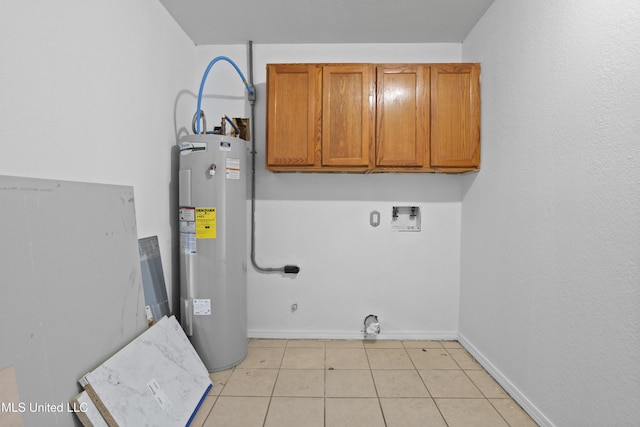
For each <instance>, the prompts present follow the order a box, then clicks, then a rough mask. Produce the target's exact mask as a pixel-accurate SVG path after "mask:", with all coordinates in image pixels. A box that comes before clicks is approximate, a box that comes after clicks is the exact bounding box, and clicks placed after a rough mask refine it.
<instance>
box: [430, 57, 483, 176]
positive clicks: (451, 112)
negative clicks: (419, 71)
mask: <svg viewBox="0 0 640 427" xmlns="http://www.w3.org/2000/svg"><path fill="white" fill-rule="evenodd" d="M431 166H432V167H434V168H470V169H476V168H479V167H480V66H479V64H438V65H432V66H431Z"/></svg>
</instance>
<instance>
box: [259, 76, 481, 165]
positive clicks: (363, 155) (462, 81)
mask: <svg viewBox="0 0 640 427" xmlns="http://www.w3.org/2000/svg"><path fill="white" fill-rule="evenodd" d="M267 88H268V94H267V150H266V151H267V159H266V162H267V169H270V170H273V171H319V172H336V171H346V172H365V171H373V172H384V171H404V172H451V173H459V172H465V171H470V170H477V169H479V167H480V65H479V64H378V65H374V64H269V65H267Z"/></svg>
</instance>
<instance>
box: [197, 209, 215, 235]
mask: <svg viewBox="0 0 640 427" xmlns="http://www.w3.org/2000/svg"><path fill="white" fill-rule="evenodd" d="M215 238H216V208H196V239H215Z"/></svg>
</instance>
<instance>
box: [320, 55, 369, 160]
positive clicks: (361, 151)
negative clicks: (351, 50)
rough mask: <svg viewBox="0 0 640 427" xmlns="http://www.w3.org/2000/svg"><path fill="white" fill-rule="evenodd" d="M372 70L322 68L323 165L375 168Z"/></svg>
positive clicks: (360, 66)
mask: <svg viewBox="0 0 640 427" xmlns="http://www.w3.org/2000/svg"><path fill="white" fill-rule="evenodd" d="M372 69H373V67H372V66H371V65H369V64H352V65H349V64H347V65H341V64H338V65H325V66H323V67H322V166H344V167H353V168H356V169H357V168H362V169H363V170H366V169H370V168H371V165H372V162H371V156H370V153H371V150H370V146H371V144H372V138H373V112H374V111H375V110H374V104H373V99H374V86H373V84H374V81H373V71H372Z"/></svg>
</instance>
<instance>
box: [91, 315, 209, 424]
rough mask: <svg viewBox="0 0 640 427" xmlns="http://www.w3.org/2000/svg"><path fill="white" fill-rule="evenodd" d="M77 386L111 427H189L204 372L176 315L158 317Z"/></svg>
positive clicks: (204, 385)
mask: <svg viewBox="0 0 640 427" xmlns="http://www.w3.org/2000/svg"><path fill="white" fill-rule="evenodd" d="M80 383H81V384H82V385H83V386H84V387H85V389H86V390H87V392H88V393H89V396H90V397H91V399H92V400H93V401H94V402H95V404H96V406H97V407H98V409H99V410H100V412H101V413H102V416H103V417H104V418H105V419H106V420H107V422H108V424H109V425H112V426H121V427H123V426H142V425H150V426H158V427H162V426H166V427H173V426H184V425H189V423H190V420H191V417H192V416H193V415H194V414H195V412H196V410H197V409H198V407H199V406H200V403H201V402H202V400H203V399H204V397H205V396H206V394H207V392H208V391H209V389H210V388H211V380H210V378H209V372H208V371H207V369H206V368H205V366H204V364H203V363H202V360H200V357H199V356H198V354H197V353H196V351H195V349H194V348H193V346H192V345H191V343H190V342H189V339H188V338H187V336H186V335H185V333H184V331H183V330H182V327H181V326H180V324H179V323H178V321H177V320H176V318H175V317H173V316H172V317H170V318H167V317H163V318H162V319H160V321H159V322H158V323H156V324H155V325H154V326H152V327H151V328H150V329H149V330H148V331H145V332H144V333H143V334H142V335H140V336H139V337H138V338H136V339H135V340H133V341H132V342H131V343H129V344H128V345H127V346H126V347H125V348H123V349H122V350H120V351H119V352H118V353H116V354H115V355H114V356H113V357H111V358H109V360H107V361H106V362H104V363H103V364H102V365H100V366H98V367H97V368H96V369H94V370H93V371H91V372H89V373H88V374H87V375H85V376H84V377H83V378H82V379H81V380H80Z"/></svg>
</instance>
